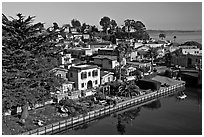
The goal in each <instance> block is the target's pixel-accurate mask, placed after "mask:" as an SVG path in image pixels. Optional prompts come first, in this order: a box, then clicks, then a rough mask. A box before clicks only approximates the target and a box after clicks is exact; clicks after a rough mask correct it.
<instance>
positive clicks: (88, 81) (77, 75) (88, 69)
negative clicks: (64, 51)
mask: <svg viewBox="0 0 204 137" xmlns="http://www.w3.org/2000/svg"><path fill="white" fill-rule="evenodd" d="M68 79H69V81H72V82H74V83H75V84H74V88H76V89H78V90H87V89H90V88H94V87H98V86H99V85H100V68H99V67H98V66H96V65H77V66H71V67H70V69H69V72H68Z"/></svg>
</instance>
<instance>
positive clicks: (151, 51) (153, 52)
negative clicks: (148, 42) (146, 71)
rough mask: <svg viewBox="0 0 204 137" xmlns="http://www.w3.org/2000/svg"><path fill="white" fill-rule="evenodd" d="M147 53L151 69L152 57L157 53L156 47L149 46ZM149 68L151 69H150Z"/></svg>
mask: <svg viewBox="0 0 204 137" xmlns="http://www.w3.org/2000/svg"><path fill="white" fill-rule="evenodd" d="M147 54H148V55H149V56H150V58H151V68H152V70H153V63H154V59H155V58H156V57H157V55H158V53H157V48H153V47H149V50H148V52H147ZM152 70H151V71H152Z"/></svg>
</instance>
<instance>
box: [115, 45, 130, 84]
mask: <svg viewBox="0 0 204 137" xmlns="http://www.w3.org/2000/svg"><path fill="white" fill-rule="evenodd" d="M127 48H128V46H127V45H125V44H124V43H123V44H119V45H118V46H117V47H116V48H115V50H116V52H117V53H118V57H117V61H118V62H119V68H118V67H117V68H118V69H119V81H121V67H122V64H121V63H122V61H123V58H124V57H126V54H127Z"/></svg>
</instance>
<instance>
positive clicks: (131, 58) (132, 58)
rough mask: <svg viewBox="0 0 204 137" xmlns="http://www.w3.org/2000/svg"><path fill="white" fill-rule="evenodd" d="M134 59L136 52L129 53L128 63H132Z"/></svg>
mask: <svg viewBox="0 0 204 137" xmlns="http://www.w3.org/2000/svg"><path fill="white" fill-rule="evenodd" d="M136 59H137V51H134V52H131V53H130V61H133V60H136Z"/></svg>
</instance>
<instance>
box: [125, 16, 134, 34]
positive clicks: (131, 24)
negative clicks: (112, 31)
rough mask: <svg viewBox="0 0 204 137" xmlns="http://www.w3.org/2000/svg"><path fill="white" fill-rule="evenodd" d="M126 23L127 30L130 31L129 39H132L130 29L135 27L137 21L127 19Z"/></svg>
mask: <svg viewBox="0 0 204 137" xmlns="http://www.w3.org/2000/svg"><path fill="white" fill-rule="evenodd" d="M124 22H125V27H127V30H128V38H130V29H131V28H133V27H134V25H135V21H134V20H130V19H126V20H125V21H124Z"/></svg>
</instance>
